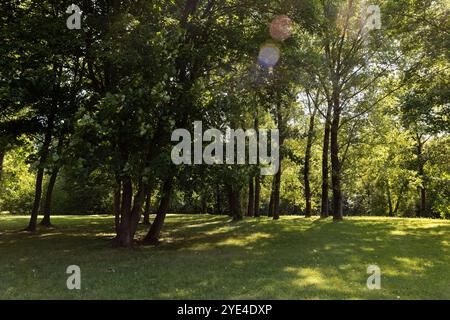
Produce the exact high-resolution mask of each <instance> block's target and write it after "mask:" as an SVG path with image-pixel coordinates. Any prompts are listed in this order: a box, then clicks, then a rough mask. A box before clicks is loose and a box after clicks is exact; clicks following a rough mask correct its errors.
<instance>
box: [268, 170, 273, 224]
mask: <svg viewBox="0 0 450 320" xmlns="http://www.w3.org/2000/svg"><path fill="white" fill-rule="evenodd" d="M274 199H275V177H274V178H272V188H271V191H270V201H269V212H268V216H269V217H273V204H274Z"/></svg>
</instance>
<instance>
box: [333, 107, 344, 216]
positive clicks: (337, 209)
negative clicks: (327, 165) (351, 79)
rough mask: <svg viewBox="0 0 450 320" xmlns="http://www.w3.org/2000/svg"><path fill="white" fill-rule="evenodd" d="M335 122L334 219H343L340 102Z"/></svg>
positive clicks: (335, 113) (335, 114)
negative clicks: (339, 138) (339, 137)
mask: <svg viewBox="0 0 450 320" xmlns="http://www.w3.org/2000/svg"><path fill="white" fill-rule="evenodd" d="M335 106H336V107H335V110H334V117H333V123H332V126H331V170H332V174H331V183H332V187H333V219H334V220H342V219H343V214H342V190H341V164H340V161H339V140H338V134H339V124H340V110H339V104H336V105H335Z"/></svg>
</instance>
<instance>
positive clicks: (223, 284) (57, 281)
mask: <svg viewBox="0 0 450 320" xmlns="http://www.w3.org/2000/svg"><path fill="white" fill-rule="evenodd" d="M26 222H27V218H26V217H11V216H2V217H0V299H450V222H449V221H436V220H421V219H409V220H406V219H387V218H348V219H346V220H345V221H344V222H341V223H333V222H332V221H328V220H327V221H321V220H317V219H304V218H299V217H283V218H282V219H281V220H280V221H278V222H275V221H271V220H269V219H267V218H261V219H260V220H254V219H248V220H245V221H243V222H240V223H230V222H229V219H228V218H227V217H215V216H200V215H198V216H182V215H171V216H169V217H168V219H167V224H166V226H165V229H164V235H163V241H164V243H163V244H162V245H161V246H159V247H156V248H155V247H139V248H136V249H132V250H126V249H115V248H112V247H111V246H110V244H109V242H108V240H109V239H110V238H111V236H113V232H112V225H113V220H112V218H111V217H102V216H93V217H65V216H63V217H55V218H54V219H53V222H54V224H55V225H56V226H57V228H56V229H53V230H41V232H39V233H38V234H36V235H29V234H26V233H22V232H16V231H15V230H20V229H21V228H23V227H24V226H25V225H26ZM139 232H140V234H141V235H143V234H145V228H144V227H141V229H140V231H139ZM372 264H375V265H378V266H379V267H380V268H381V271H382V289H381V290H369V289H367V287H366V281H367V278H368V276H369V275H367V267H368V266H369V265H372ZM69 265H78V266H80V268H81V276H82V290H80V291H69V290H67V288H66V279H67V277H68V275H66V273H65V271H66V268H67V266H69Z"/></svg>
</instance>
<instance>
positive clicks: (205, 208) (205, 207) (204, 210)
mask: <svg viewBox="0 0 450 320" xmlns="http://www.w3.org/2000/svg"><path fill="white" fill-rule="evenodd" d="M201 201H202V214H208V202H207V201H206V196H205V195H202V197H201Z"/></svg>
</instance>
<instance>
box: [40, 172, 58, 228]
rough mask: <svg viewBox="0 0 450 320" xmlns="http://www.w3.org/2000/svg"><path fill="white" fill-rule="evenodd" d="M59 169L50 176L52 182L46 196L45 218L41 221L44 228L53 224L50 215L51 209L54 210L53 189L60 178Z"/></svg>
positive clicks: (49, 183)
mask: <svg viewBox="0 0 450 320" xmlns="http://www.w3.org/2000/svg"><path fill="white" fill-rule="evenodd" d="M58 172H59V169H54V170H53V172H52V174H51V175H50V180H49V182H48V186H47V193H46V195H45V202H44V218H43V219H42V221H41V223H40V224H41V226H44V227H48V228H49V227H51V226H52V223H51V221H50V214H51V208H52V195H53V189H54V187H55V184H56V178H57V177H58Z"/></svg>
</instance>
